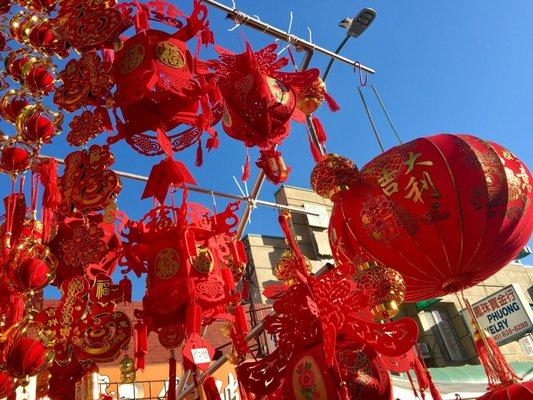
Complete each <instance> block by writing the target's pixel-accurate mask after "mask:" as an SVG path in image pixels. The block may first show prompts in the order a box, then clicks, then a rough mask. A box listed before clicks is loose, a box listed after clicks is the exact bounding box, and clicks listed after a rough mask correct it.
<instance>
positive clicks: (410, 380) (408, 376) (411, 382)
mask: <svg viewBox="0 0 533 400" xmlns="http://www.w3.org/2000/svg"><path fill="white" fill-rule="evenodd" d="M406 374H407V378H408V379H409V383H410V384H411V389H412V390H413V394H414V395H415V397H416V398H418V392H417V391H416V387H415V384H414V382H413V378H412V377H411V374H410V373H409V371H406Z"/></svg>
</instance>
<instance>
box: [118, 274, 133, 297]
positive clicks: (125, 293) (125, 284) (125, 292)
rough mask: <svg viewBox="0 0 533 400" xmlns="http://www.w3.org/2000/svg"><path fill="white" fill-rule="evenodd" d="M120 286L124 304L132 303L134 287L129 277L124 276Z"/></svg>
mask: <svg viewBox="0 0 533 400" xmlns="http://www.w3.org/2000/svg"><path fill="white" fill-rule="evenodd" d="M118 286H119V287H120V289H122V300H123V301H124V304H126V303H131V291H132V285H131V281H130V280H129V279H128V276H127V275H124V276H123V277H122V279H121V280H120V282H119V283H118Z"/></svg>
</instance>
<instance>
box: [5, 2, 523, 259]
mask: <svg viewBox="0 0 533 400" xmlns="http://www.w3.org/2000/svg"><path fill="white" fill-rule="evenodd" d="M222 1H223V0H222ZM226 4H229V3H228V2H226ZM511 4H512V5H511ZM178 6H180V7H183V9H184V10H185V11H189V10H190V3H189V1H180V2H178ZM365 6H368V7H372V8H374V9H375V10H376V11H377V18H376V20H375V21H374V23H373V25H372V26H371V27H370V28H369V29H368V31H367V32H365V33H364V34H363V35H362V36H361V37H359V38H358V39H352V40H351V41H350V42H349V43H348V45H347V46H346V47H345V49H344V51H343V54H344V55H345V56H347V57H350V58H353V59H358V60H359V61H360V62H361V63H363V64H366V65H368V66H370V67H372V68H374V69H376V71H377V74H376V75H375V76H369V78H368V82H369V83H373V84H375V85H376V86H377V87H378V89H379V90H380V92H381V95H382V97H383V99H384V101H385V103H386V105H387V107H388V110H389V112H390V114H391V115H392V117H393V119H394V121H395V123H396V125H397V127H398V129H399V131H400V134H401V136H402V138H403V139H404V141H407V140H411V139H414V138H416V137H419V136H425V135H431V134H435V133H440V132H450V133H465V132H466V133H471V134H473V135H476V136H479V137H482V138H485V139H489V140H493V141H496V142H498V143H500V144H502V145H504V146H505V147H507V148H509V149H510V150H512V151H513V152H514V153H515V154H516V155H517V156H519V157H520V158H521V159H522V160H523V161H524V162H525V163H526V164H527V165H529V166H530V168H531V167H533V150H532V147H531V140H532V139H533V134H532V130H533V112H532V106H533V90H532V88H533V77H532V73H531V71H532V66H533V51H532V50H533V49H532V47H533V44H532V38H533V24H532V22H531V21H533V2H532V1H531V0H515V1H513V2H512V3H511V2H509V3H507V5H505V3H504V2H501V1H496V0H469V1H464V0H463V1H459V0H455V1H452V0H446V1H444V0H441V1H437V0H432V1H420V0H418V1H415V0H375V1H370V0H369V1H366V2H363V1H345V0H337V1H334V0H327V1H326V0H307V1H303V0H297V1H286V0H285V1H281V0H268V1H264V0H263V1H257V0H240V1H238V2H237V7H238V8H239V9H241V10H242V11H244V12H247V13H250V14H256V15H258V16H259V17H260V18H261V19H262V20H263V21H266V22H268V23H270V24H271V25H275V26H278V27H280V28H283V29H287V27H288V23H289V13H290V11H293V14H294V21H293V25H292V33H294V34H297V35H300V36H303V37H307V36H308V31H307V27H308V26H309V27H310V28H311V30H312V37H313V41H314V42H316V43H317V44H319V45H321V46H324V47H328V48H330V49H332V50H333V49H335V48H336V46H337V44H338V43H339V42H340V40H341V39H342V38H343V35H344V31H343V29H342V28H339V27H338V26H337V24H338V22H339V21H340V20H341V19H343V18H344V17H347V16H353V15H354V14H355V13H357V11H358V10H360V9H361V8H363V7H365ZM209 19H210V21H211V27H212V29H213V31H214V33H215V39H216V41H217V43H218V44H220V45H222V46H224V47H227V48H228V49H230V50H233V51H241V50H242V48H243V41H242V36H241V35H242V34H244V35H245V36H246V37H247V38H248V39H249V40H250V41H251V42H252V44H253V45H254V47H256V48H260V47H261V46H263V45H266V44H268V43H270V42H271V40H272V39H270V38H269V37H268V36H265V35H262V34H260V33H257V32H255V31H252V30H250V29H249V28H245V27H241V28H238V29H237V30H235V31H233V32H228V31H227V29H228V28H230V27H231V26H233V23H232V22H231V21H229V20H224V14H223V13H222V12H220V11H218V10H216V9H210V14H209ZM283 45H284V44H280V46H283ZM210 54H212V53H207V54H206V56H209V55H210ZM327 61H328V59H327V58H325V57H323V56H321V55H319V54H317V55H316V56H315V57H314V58H313V60H312V64H311V65H312V66H315V67H319V68H323V67H325V65H326V63H327ZM358 80H359V78H358V75H357V74H354V72H353V70H352V69H351V68H350V67H349V66H347V65H344V64H340V63H336V64H335V65H334V66H333V70H332V72H331V74H330V77H329V79H328V85H327V86H328V90H329V91H330V93H331V94H333V96H334V97H335V99H336V100H337V101H338V103H339V104H340V105H341V107H342V110H341V111H340V112H338V113H330V112H329V111H328V110H327V108H326V107H323V108H322V109H321V111H320V113H319V115H320V117H321V118H322V120H323V123H324V125H325V127H326V129H327V131H328V135H329V141H328V150H329V151H331V152H336V153H341V154H344V155H346V156H348V157H350V158H352V159H353V160H354V161H356V163H357V164H358V165H359V166H362V165H363V164H364V163H366V162H367V161H369V160H370V159H371V158H373V157H374V156H375V155H377V154H378V153H379V147H378V145H377V143H376V141H375V139H374V138H373V136H372V133H371V129H370V126H369V123H368V120H367V118H366V115H365V114H364V112H363V108H362V105H361V103H360V100H359V97H358V94H357V84H358ZM368 95H369V97H370V92H368ZM370 106H371V108H372V110H373V111H374V114H375V117H376V119H377V122H378V127H379V128H380V131H381V134H382V137H383V138H384V141H385V143H386V145H387V147H391V146H393V145H395V144H396V142H395V140H394V137H393V135H392V132H391V131H390V129H388V126H387V124H386V121H385V120H384V119H383V117H382V116H381V114H380V112H379V108H378V105H377V103H376V102H375V101H372V100H371V101H370ZM1 128H2V130H3V131H4V132H5V133H6V134H13V128H12V127H8V126H6V125H5V124H3V123H2V124H1ZM219 132H220V137H221V144H220V148H219V150H218V151H215V152H213V153H211V154H207V153H206V154H204V165H203V167H201V168H196V167H194V166H193V164H194V157H195V148H191V149H189V150H187V151H185V152H183V153H180V154H177V157H178V158H180V159H181V160H183V161H185V162H186V163H187V164H188V165H189V166H190V168H191V170H192V172H193V174H194V175H195V177H196V179H197V181H198V183H199V185H201V186H204V187H211V188H213V189H217V190H222V191H228V192H234V193H237V192H238V191H237V188H236V186H235V184H234V182H233V178H232V176H233V175H235V176H240V174H241V165H242V164H243V160H244V146H243V145H242V144H241V143H240V142H236V141H234V140H232V139H230V138H229V137H227V136H225V134H224V133H223V132H222V130H221V129H220V131H219ZM281 150H282V152H283V154H284V158H285V160H286V162H287V164H289V165H291V166H292V167H293V172H292V173H291V175H290V177H289V180H288V182H287V184H289V185H294V186H305V187H308V186H309V183H308V182H309V173H310V171H311V168H312V165H313V162H312V158H311V155H310V154H309V151H308V144H307V140H306V134H305V130H304V129H303V128H302V127H300V126H297V125H295V124H293V129H292V134H291V136H290V137H289V138H288V139H287V140H286V141H285V143H284V145H283V146H282V147H281ZM69 151H72V148H70V147H69V146H68V145H67V144H65V136H64V135H62V136H59V137H57V138H55V140H54V144H52V145H49V146H45V147H44V149H43V153H44V154H49V155H54V156H58V157H64V156H65V155H66V154H67V153H68V152H69ZM113 151H114V152H115V154H116V156H117V161H116V163H115V168H117V169H121V170H127V171H130V172H134V173H138V174H143V175H147V174H148V173H149V171H150V168H151V165H152V164H154V163H156V162H158V161H159V159H156V158H145V157H142V156H141V155H139V154H137V153H135V152H134V151H133V150H131V149H130V148H128V146H127V145H125V144H123V143H121V144H119V145H115V146H114V147H113ZM251 155H252V158H253V157H254V156H255V155H256V153H255V152H252V153H251ZM252 165H253V164H252ZM256 174H257V170H255V169H253V170H252V176H251V179H250V181H249V183H250V186H251V184H252V183H253V181H254V178H255V176H256ZM0 185H1V186H0V189H1V190H0V194H1V195H2V196H4V195H5V194H6V193H7V190H8V180H7V179H5V177H2V178H0ZM123 187H124V188H123V191H122V193H121V195H120V197H119V207H120V208H121V209H123V210H124V211H126V212H127V213H128V215H129V216H130V217H131V218H133V219H137V218H139V217H141V216H142V215H143V214H144V213H145V212H146V211H147V210H148V209H149V208H150V207H151V201H140V194H141V192H142V189H143V185H142V184H141V183H136V182H130V181H124V185H123ZM275 189H276V188H275V187H274V186H273V185H271V184H269V183H267V184H266V185H265V186H264V190H263V192H262V194H261V196H260V197H261V198H262V199H265V200H272V199H273V193H274V191H275ZM191 197H192V199H193V200H200V201H203V202H205V203H206V204H209V205H211V204H212V201H211V198H210V197H207V196H198V197H197V196H195V195H193V196H191ZM224 206H225V203H224V201H222V200H218V202H217V207H218V209H221V208H222V207H224ZM275 216H276V214H275V212H274V211H272V210H271V209H258V210H256V211H255V212H254V214H253V216H252V224H251V225H250V226H249V228H248V232H254V233H263V234H278V226H277V221H276V218H275ZM527 261H529V260H527V259H526V262H527Z"/></svg>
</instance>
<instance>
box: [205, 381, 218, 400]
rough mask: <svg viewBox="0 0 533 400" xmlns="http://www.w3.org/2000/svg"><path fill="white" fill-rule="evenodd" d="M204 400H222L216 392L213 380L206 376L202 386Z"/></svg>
mask: <svg viewBox="0 0 533 400" xmlns="http://www.w3.org/2000/svg"><path fill="white" fill-rule="evenodd" d="M202 386H203V389H204V394H205V399H206V400H222V399H221V397H220V393H219V392H218V388H217V384H216V382H215V378H213V377H212V376H208V377H207V378H206V379H205V380H204V383H203V384H202Z"/></svg>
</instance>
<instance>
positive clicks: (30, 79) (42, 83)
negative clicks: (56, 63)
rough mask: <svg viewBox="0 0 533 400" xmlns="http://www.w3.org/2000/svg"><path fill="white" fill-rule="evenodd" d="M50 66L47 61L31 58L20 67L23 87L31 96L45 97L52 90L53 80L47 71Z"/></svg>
mask: <svg viewBox="0 0 533 400" xmlns="http://www.w3.org/2000/svg"><path fill="white" fill-rule="evenodd" d="M50 65H51V64H50V62H49V61H47V60H43V59H38V58H31V59H30V60H29V61H28V62H26V63H25V64H24V67H22V78H23V79H24V87H25V88H26V89H28V90H29V91H30V93H32V94H33V95H46V94H47V93H48V92H50V91H52V90H53V89H54V83H55V78H54V75H52V73H51V72H50V71H49V69H50Z"/></svg>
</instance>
